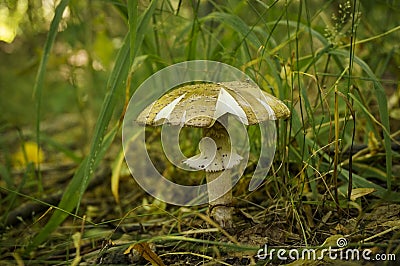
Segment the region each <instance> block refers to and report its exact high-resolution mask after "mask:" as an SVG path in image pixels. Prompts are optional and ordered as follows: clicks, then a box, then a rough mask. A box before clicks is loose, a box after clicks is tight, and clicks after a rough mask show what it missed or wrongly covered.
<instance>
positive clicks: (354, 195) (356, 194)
mask: <svg viewBox="0 0 400 266" xmlns="http://www.w3.org/2000/svg"><path fill="white" fill-rule="evenodd" d="M375 191H376V189H375V188H355V189H353V190H352V191H351V195H350V199H351V200H352V201H355V200H356V199H358V198H360V197H363V196H365V195H368V194H371V193H372V192H375Z"/></svg>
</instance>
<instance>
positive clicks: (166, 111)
mask: <svg viewBox="0 0 400 266" xmlns="http://www.w3.org/2000/svg"><path fill="white" fill-rule="evenodd" d="M185 95H186V93H185V94H182V95H181V96H179V97H178V98H176V99H175V100H173V101H172V102H170V103H169V104H168V105H167V106H165V107H164V108H163V109H161V110H160V112H158V114H157V115H156V117H155V118H154V122H158V121H160V120H161V119H166V120H168V119H169V116H170V115H171V113H172V111H173V110H174V108H175V106H176V105H177V104H178V103H179V102H180V100H182V98H183V97H185Z"/></svg>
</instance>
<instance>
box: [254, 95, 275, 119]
mask: <svg viewBox="0 0 400 266" xmlns="http://www.w3.org/2000/svg"><path fill="white" fill-rule="evenodd" d="M257 100H258V101H259V102H260V103H261V104H262V105H263V106H264V107H265V109H267V112H268V114H269V119H271V120H276V116H275V112H274V110H272V108H271V106H269V104H268V103H266V102H264V101H263V100H261V99H259V98H257Z"/></svg>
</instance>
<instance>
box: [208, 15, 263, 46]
mask: <svg viewBox="0 0 400 266" xmlns="http://www.w3.org/2000/svg"><path fill="white" fill-rule="evenodd" d="M208 20H216V21H219V22H220V23H224V24H227V25H229V26H230V27H231V28H232V29H233V30H235V31H236V32H237V33H239V34H240V35H241V36H242V37H243V41H248V42H249V43H250V44H251V45H253V46H254V47H255V48H256V49H258V48H260V47H261V46H262V43H261V41H260V40H259V39H258V37H257V35H256V34H255V33H254V31H253V29H252V28H251V27H249V26H248V25H247V24H246V23H245V22H244V21H243V20H242V19H241V18H240V17H238V16H237V15H234V14H229V13H222V12H213V13H211V14H210V15H208V16H206V17H204V18H202V19H201V21H208Z"/></svg>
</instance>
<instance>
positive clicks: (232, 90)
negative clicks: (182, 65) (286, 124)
mask: <svg viewBox="0 0 400 266" xmlns="http://www.w3.org/2000/svg"><path fill="white" fill-rule="evenodd" d="M289 115H290V111H289V109H288V108H287V106H286V105H285V104H284V103H283V102H282V101H280V100H279V99H277V98H276V97H274V96H272V95H270V94H268V93H266V92H264V91H262V90H260V89H259V88H258V87H257V86H255V85H253V84H251V83H250V82H247V81H246V82H239V81H231V82H220V83H198V84H194V85H184V86H181V87H179V88H176V89H174V90H171V91H169V92H168V93H166V94H164V95H163V96H162V97H160V98H159V99H158V100H156V101H155V102H153V103H152V104H150V105H149V106H147V107H146V108H145V109H144V110H143V111H142V112H141V113H140V114H139V116H138V117H137V119H136V121H137V122H138V123H139V124H142V125H150V126H158V125H162V124H170V125H180V126H187V127H198V128H203V138H202V140H201V141H200V143H199V149H200V154H198V155H196V156H194V157H191V158H188V159H186V160H184V163H185V164H186V165H188V166H189V167H190V168H193V169H196V170H203V171H205V175H206V181H207V190H208V197H209V215H210V216H211V217H212V218H213V219H214V220H215V221H216V222H218V223H219V224H220V226H221V227H223V228H231V227H232V226H233V224H232V215H233V210H234V208H233V200H232V191H231V187H232V181H231V175H232V174H233V172H232V171H234V170H233V168H234V167H235V166H237V165H238V164H239V163H240V161H241V160H242V159H243V158H242V156H241V155H240V154H237V153H236V152H235V151H234V150H232V149H231V143H230V138H229V134H228V131H227V126H228V116H233V117H235V118H236V119H238V120H239V121H240V122H241V123H242V124H244V125H254V124H258V123H260V122H263V121H267V120H276V119H279V118H287V117H289Z"/></svg>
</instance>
